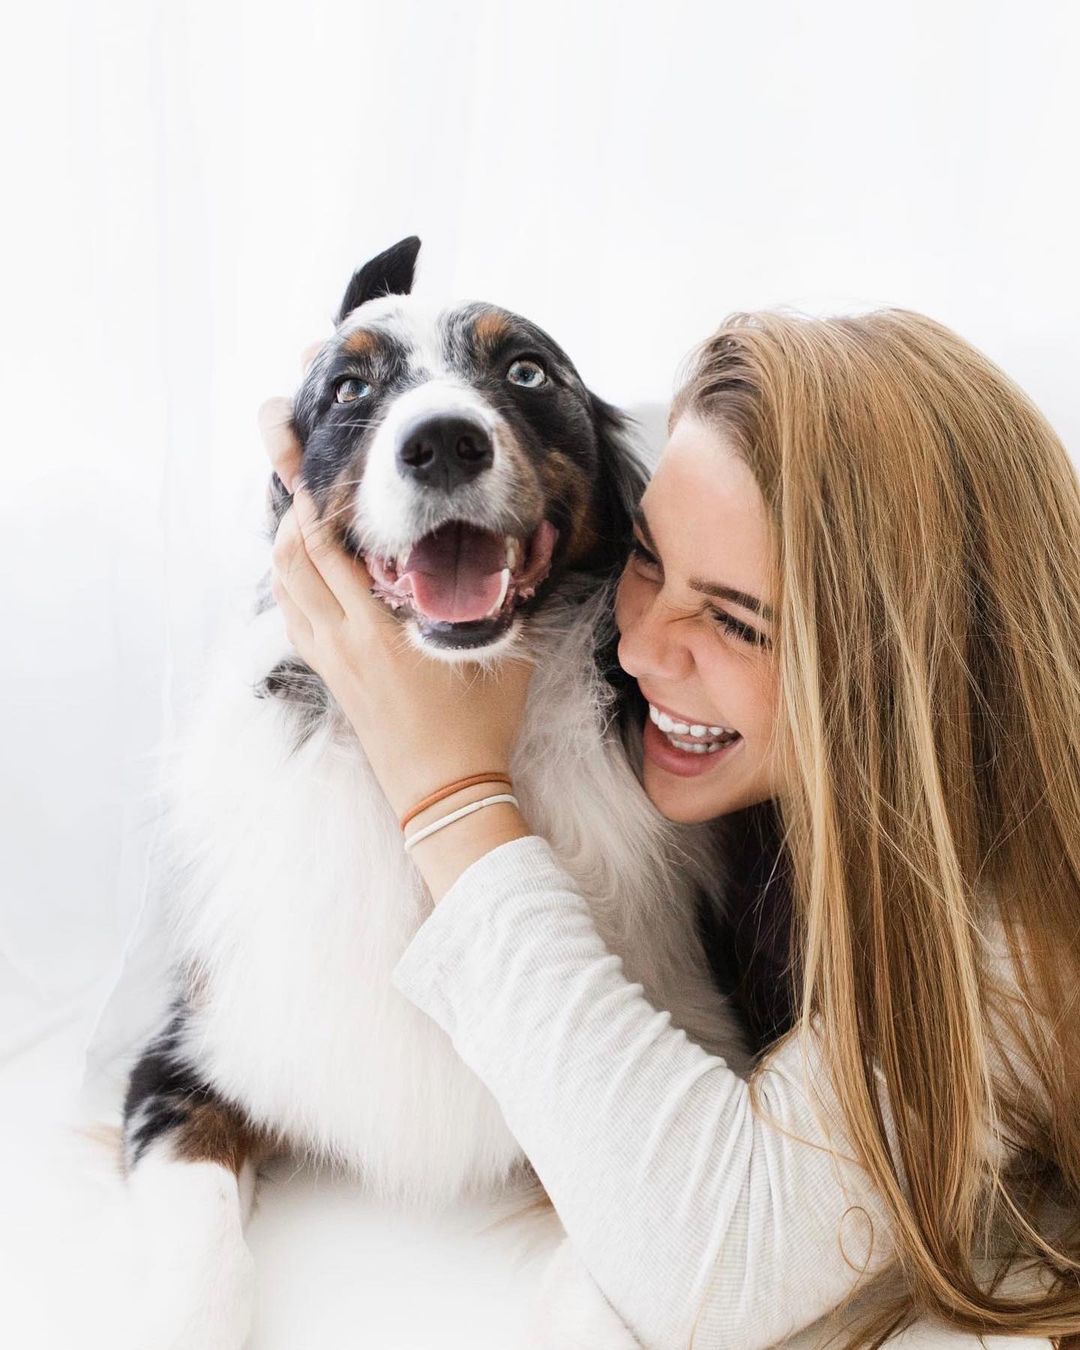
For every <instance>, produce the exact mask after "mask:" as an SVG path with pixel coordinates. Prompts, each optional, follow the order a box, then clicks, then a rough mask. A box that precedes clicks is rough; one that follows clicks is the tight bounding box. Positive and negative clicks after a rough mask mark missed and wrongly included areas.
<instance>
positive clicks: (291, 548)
mask: <svg viewBox="0 0 1080 1350" xmlns="http://www.w3.org/2000/svg"><path fill="white" fill-rule="evenodd" d="M306 497H307V494H306V493H304V492H301V493H299V494H298V495H297V497H296V498H295V499H294V501H293V505H292V506H291V507H290V508H289V510H288V511H287V512H286V513H285V515H284V516H283V517H282V518H281V524H280V525H279V526H278V531H277V535H276V537H275V539H274V547H273V551H272V557H273V562H274V571H275V573H276V575H277V577H278V579H279V580H280V582H281V584H282V585H283V586H284V588H285V590H286V591H287V593H288V596H289V598H290V599H291V600H292V601H293V602H294V604H295V605H296V606H297V607H298V608H299V609H300V610H301V611H303V614H304V615H305V616H306V619H307V622H308V623H309V624H310V625H311V627H312V629H314V628H315V627H316V626H322V625H324V624H325V625H334V624H338V623H340V622H341V620H342V619H343V618H344V617H345V611H344V609H343V608H342V606H341V604H340V603H339V601H338V598H337V596H336V595H335V594H334V592H333V590H332V589H331V585H330V584H328V582H329V578H326V577H324V576H323V574H322V572H321V571H320V570H319V564H320V563H321V564H322V565H323V566H325V567H330V566H331V563H332V555H333V554H340V550H338V549H336V548H335V547H333V546H332V545H330V544H329V542H328V540H327V539H326V537H325V532H324V531H322V529H321V527H320V526H319V525H318V523H317V522H315V523H314V524H311V523H309V525H308V527H307V529H305V527H304V525H303V523H302V520H301V517H300V515H299V513H298V511H297V502H298V501H300V500H301V499H302V498H306ZM311 515H312V516H313V515H314V512H313V510H312V511H311ZM308 530H310V537H309V535H308ZM341 556H342V559H343V561H345V562H346V563H347V562H348V559H347V558H344V555H341Z"/></svg>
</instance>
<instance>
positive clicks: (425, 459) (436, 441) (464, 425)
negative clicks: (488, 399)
mask: <svg viewBox="0 0 1080 1350" xmlns="http://www.w3.org/2000/svg"><path fill="white" fill-rule="evenodd" d="M494 459H495V449H494V447H493V446H492V444H491V437H490V436H489V435H488V433H487V432H486V431H485V430H484V428H483V427H482V426H481V425H480V423H479V422H473V421H471V420H470V419H469V418H466V417H445V416H444V417H429V418H427V419H426V420H425V421H423V422H420V423H419V424H418V425H416V426H414V427H411V428H410V430H409V432H408V434H407V435H406V436H405V438H404V439H403V440H402V442H401V445H400V446H399V447H398V452H397V462H398V472H399V473H401V475H402V476H403V477H405V478H411V479H412V480H413V481H414V482H416V483H422V484H423V485H424V486H425V487H435V488H441V489H442V490H443V491H444V492H452V491H453V490H454V488H456V487H457V486H458V485H459V484H460V483H467V482H469V481H470V480H471V479H473V478H475V477H476V476H477V474H480V473H483V471H484V470H485V469H490V468H491V465H492V462H493V460H494Z"/></svg>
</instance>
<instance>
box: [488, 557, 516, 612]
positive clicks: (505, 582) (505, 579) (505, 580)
mask: <svg viewBox="0 0 1080 1350" xmlns="http://www.w3.org/2000/svg"><path fill="white" fill-rule="evenodd" d="M509 586H510V569H509V567H504V568H503V570H502V585H501V586H500V587H499V598H498V600H496V601H495V603H494V604H493V605H492V606H491V608H490V609H489V610H488V612H487V614H486V615H485V616H484V617H485V618H490V616H491V615H492V614H498V612H499V610H500V609H502V604H503V601H504V600H505V599H506V592H507V590H508V589H509Z"/></svg>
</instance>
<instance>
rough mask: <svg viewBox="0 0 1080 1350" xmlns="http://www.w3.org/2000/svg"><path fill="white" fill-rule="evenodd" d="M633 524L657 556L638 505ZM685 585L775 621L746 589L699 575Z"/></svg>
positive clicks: (646, 522) (656, 550) (769, 610)
mask: <svg viewBox="0 0 1080 1350" xmlns="http://www.w3.org/2000/svg"><path fill="white" fill-rule="evenodd" d="M634 524H635V525H636V526H637V527H638V529H639V530H640V531H641V533H642V534H643V535H644V536H645V542H646V543H647V544H648V545H649V547H650V548H651V549H652V551H653V552H654V553H655V554H656V555H657V556H658V557H659V554H660V550H659V549H658V548H657V547H656V540H655V539H654V538H653V534H652V530H650V529H649V522H648V521H647V520H646V519H645V512H644V511H643V510H642V509H641V507H640V506H639V507H637V508H635V510H634ZM687 585H688V586H689V587H690V588H691V589H692V590H695V591H700V592H701V593H702V594H703V595H715V596H717V598H718V599H721V600H730V601H731V602H732V604H735V605H741V606H742V607H743V609H749V610H751V611H752V612H753V613H754V614H760V615H761V617H762V618H763V619H767V620H768V622H769V623H773V622H775V620H774V616H773V612H772V610H771V609H770V607H769V606H768V605H765V604H762V602H761V601H760V600H759V599H758V598H757V597H756V596H754V595H750V594H749V593H748V592H747V591H739V590H736V589H735V587H734V586H720V585H717V584H716V583H715V582H712V581H703V580H702V579H701V577H691V578H690V580H689V581H688V582H687Z"/></svg>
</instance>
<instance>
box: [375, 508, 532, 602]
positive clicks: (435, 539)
mask: <svg viewBox="0 0 1080 1350" xmlns="http://www.w3.org/2000/svg"><path fill="white" fill-rule="evenodd" d="M505 561H506V548H505V544H504V541H503V539H502V537H501V536H500V535H496V534H489V533H488V532H487V531H486V530H477V529H474V528H473V527H472V526H471V525H466V524H464V523H463V522H462V521H451V523H450V524H449V525H443V526H442V527H441V528H440V529H438V530H436V531H435V532H434V533H433V534H427V535H425V536H424V538H423V539H421V540H420V542H419V543H418V544H417V545H416V547H415V548H414V549H413V551H412V552H411V553H410V554H409V556H408V559H407V560H406V561H405V562H404V564H402V565H401V567H400V568H399V574H398V575H399V578H400V579H401V580H402V581H404V580H408V581H409V582H410V583H411V584H412V593H413V603H414V604H415V605H416V608H417V609H419V610H420V611H421V612H422V613H423V614H424V615H425V616H426V617H427V618H429V619H437V620H440V621H442V622H444V623H463V622H466V621H467V620H469V619H482V618H483V617H484V615H485V614H487V612H488V610H490V609H491V607H492V606H493V605H494V604H495V601H496V600H498V598H499V591H500V590H501V588H502V575H501V573H502V569H503V567H504V566H505Z"/></svg>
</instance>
